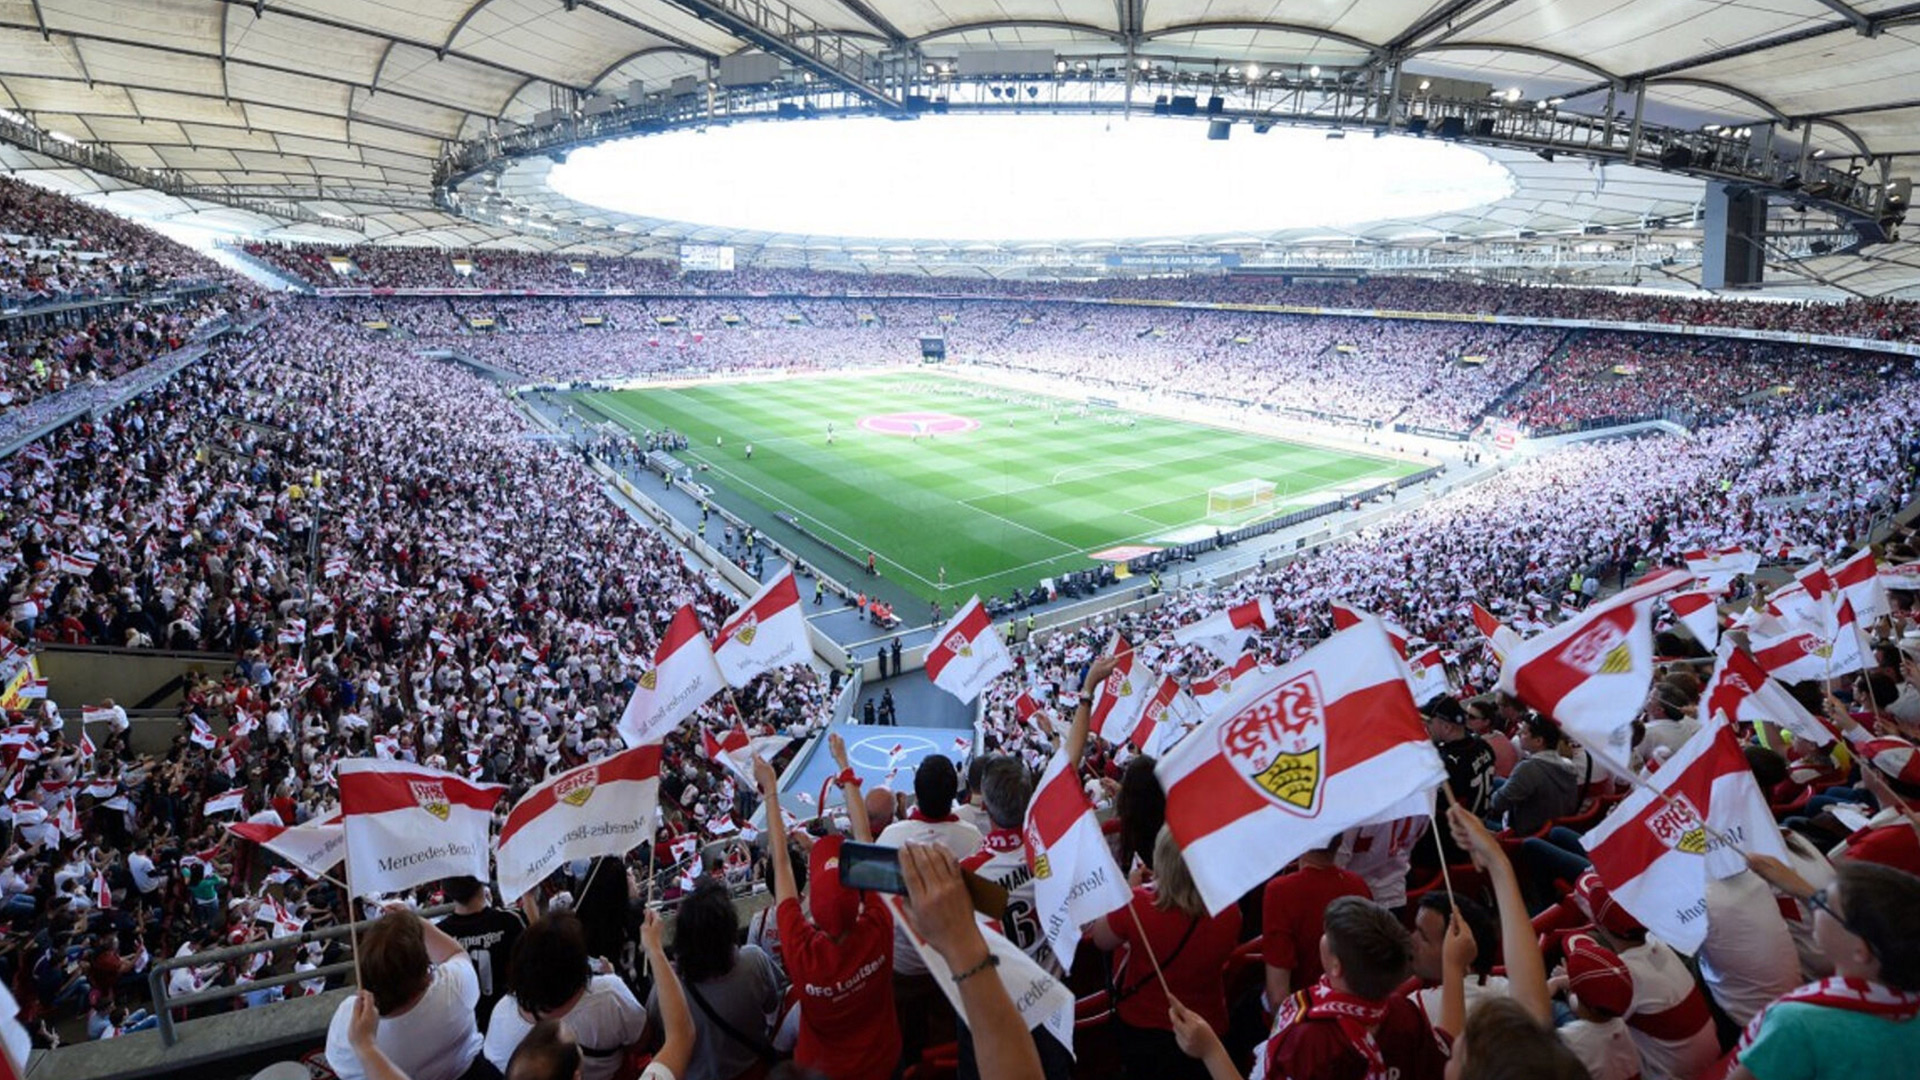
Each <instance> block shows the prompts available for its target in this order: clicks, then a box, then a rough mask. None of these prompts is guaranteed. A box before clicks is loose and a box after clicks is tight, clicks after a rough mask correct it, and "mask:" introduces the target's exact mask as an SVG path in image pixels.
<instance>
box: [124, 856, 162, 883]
mask: <svg viewBox="0 0 1920 1080" xmlns="http://www.w3.org/2000/svg"><path fill="white" fill-rule="evenodd" d="M127 871H128V872H129V873H131V874H132V875H133V887H134V888H136V889H139V890H140V891H141V892H143V893H150V892H152V891H153V890H155V889H157V888H159V887H160V886H161V885H162V884H164V883H165V882H166V880H167V875H165V874H156V873H154V872H153V856H151V855H148V854H147V853H145V852H142V851H136V852H134V853H133V854H131V855H129V856H127Z"/></svg>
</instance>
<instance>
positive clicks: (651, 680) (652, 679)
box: [640, 668, 660, 690]
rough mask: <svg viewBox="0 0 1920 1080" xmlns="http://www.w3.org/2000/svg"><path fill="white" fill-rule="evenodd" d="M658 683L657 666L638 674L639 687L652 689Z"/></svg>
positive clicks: (658, 670) (658, 673)
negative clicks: (640, 674)
mask: <svg viewBox="0 0 1920 1080" xmlns="http://www.w3.org/2000/svg"><path fill="white" fill-rule="evenodd" d="M658 685H660V669H659V668H653V669H651V670H649V671H648V672H647V673H646V674H645V675H642V676H640V687H641V689H644V690H652V689H653V688H654V687H656V686H658Z"/></svg>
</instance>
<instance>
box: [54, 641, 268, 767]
mask: <svg viewBox="0 0 1920 1080" xmlns="http://www.w3.org/2000/svg"><path fill="white" fill-rule="evenodd" d="M35 655H36V656H37V657H38V658H39V661H40V675H41V677H42V678H44V679H46V680H47V686H48V690H49V696H51V697H52V698H53V699H54V700H55V701H65V702H67V703H69V704H80V703H82V702H84V703H87V704H93V703H96V702H99V701H102V700H104V699H106V698H112V699H113V700H114V701H115V702H118V703H119V704H120V705H121V706H122V707H124V708H126V709H128V710H134V709H166V708H171V707H174V706H177V705H179V704H180V701H181V699H182V691H183V689H184V687H185V684H186V680H187V678H188V677H190V676H195V675H213V676H216V677H218V676H221V675H225V674H226V673H227V672H229V671H231V670H233V662H234V661H233V657H232V656H230V655H228V654H226V653H209V652H171V651H168V650H164V649H123V648H116V647H112V646H105V645H42V646H41V647H40V649H39V650H38V651H37V652H36V653H35ZM161 749H165V747H164V745H162V747H161Z"/></svg>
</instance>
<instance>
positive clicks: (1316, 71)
mask: <svg viewBox="0 0 1920 1080" xmlns="http://www.w3.org/2000/svg"><path fill="white" fill-rule="evenodd" d="M1307 76H1308V77H1309V78H1313V79H1317V78H1319V77H1320V65H1319V64H1315V65H1313V66H1312V67H1310V68H1308V69H1307Z"/></svg>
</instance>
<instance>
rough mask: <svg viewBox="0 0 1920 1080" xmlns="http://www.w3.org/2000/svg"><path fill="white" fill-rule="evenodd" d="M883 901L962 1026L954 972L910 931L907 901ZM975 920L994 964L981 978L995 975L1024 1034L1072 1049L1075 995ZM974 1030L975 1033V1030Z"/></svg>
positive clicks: (898, 898)
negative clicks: (1041, 1031) (1039, 1034)
mask: <svg viewBox="0 0 1920 1080" xmlns="http://www.w3.org/2000/svg"><path fill="white" fill-rule="evenodd" d="M881 897H882V899H883V900H884V901H885V902H886V904H887V907H888V908H889V909H891V910H892V912H893V923H894V925H895V926H896V927H899V928H901V929H902V931H903V932H904V933H905V934H906V937H907V940H908V941H909V942H911V943H912V945H913V947H914V949H915V950H916V951H917V952H919V954H920V959H921V960H922V962H924V963H925V964H926V968H927V974H928V975H929V976H931V977H932V978H933V981H934V983H935V984H936V985H938V986H939V987H940V992H941V993H943V994H945V995H946V996H947V1003H948V1004H950V1005H952V1006H953V1011H954V1013H955V1015H957V1016H958V1017H959V1018H960V1022H961V1023H966V1022H967V1009H966V1006H965V1005H964V1004H963V1003H962V1002H961V1000H960V987H959V985H958V984H956V983H955V982H954V981H953V968H952V967H951V966H949V965H948V964H947V961H946V958H945V957H943V956H941V955H940V952H939V950H937V949H935V948H933V947H932V946H931V945H929V944H928V943H927V942H926V940H925V939H924V938H922V937H921V936H920V935H919V934H917V933H914V931H913V924H912V923H910V922H908V921H907V914H906V897H904V896H893V895H887V894H881ZM973 918H974V921H975V922H976V923H978V924H979V926H980V936H981V938H983V939H984V940H985V941H986V944H987V952H988V954H989V955H991V956H992V957H993V960H994V962H995V966H994V968H993V970H991V971H989V972H986V973H984V974H982V975H980V976H979V977H980V978H993V977H995V976H998V977H999V979H1000V985H1001V986H1003V987H1005V989H1006V991H1007V996H1008V997H1010V998H1012V999H1013V1004H1014V1008H1015V1009H1017V1010H1018V1011H1019V1013H1020V1022H1021V1023H1022V1024H1025V1025H1026V1027H1027V1030H1028V1031H1032V1030H1033V1029H1035V1028H1041V1027H1044V1028H1046V1029H1047V1032H1048V1033H1049V1034H1051V1035H1052V1036H1053V1037H1054V1039H1055V1040H1057V1041H1058V1042H1059V1043H1060V1045H1061V1046H1065V1047H1069V1048H1071V1047H1072V1046H1073V1010H1074V998H1073V991H1072V990H1069V989H1067V986H1066V984H1065V983H1063V982H1061V981H1060V980H1059V979H1056V978H1054V977H1053V975H1052V974H1050V973H1049V972H1048V971H1047V970H1046V969H1045V968H1043V967H1041V966H1040V965H1039V963H1037V962H1036V961H1035V960H1034V959H1033V957H1031V956H1028V955H1027V953H1026V951H1025V950H1024V949H1022V948H1020V946H1018V945H1015V944H1014V943H1013V942H1011V941H1009V940H1007V936H1006V935H1005V934H1002V933H1001V932H1000V931H999V929H998V928H996V927H995V926H994V925H993V923H992V922H991V921H989V920H988V918H987V917H986V916H985V915H982V914H980V913H978V912H975V913H973ZM974 1030H979V1029H978V1028H977V1027H976V1028H975V1029H974Z"/></svg>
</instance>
